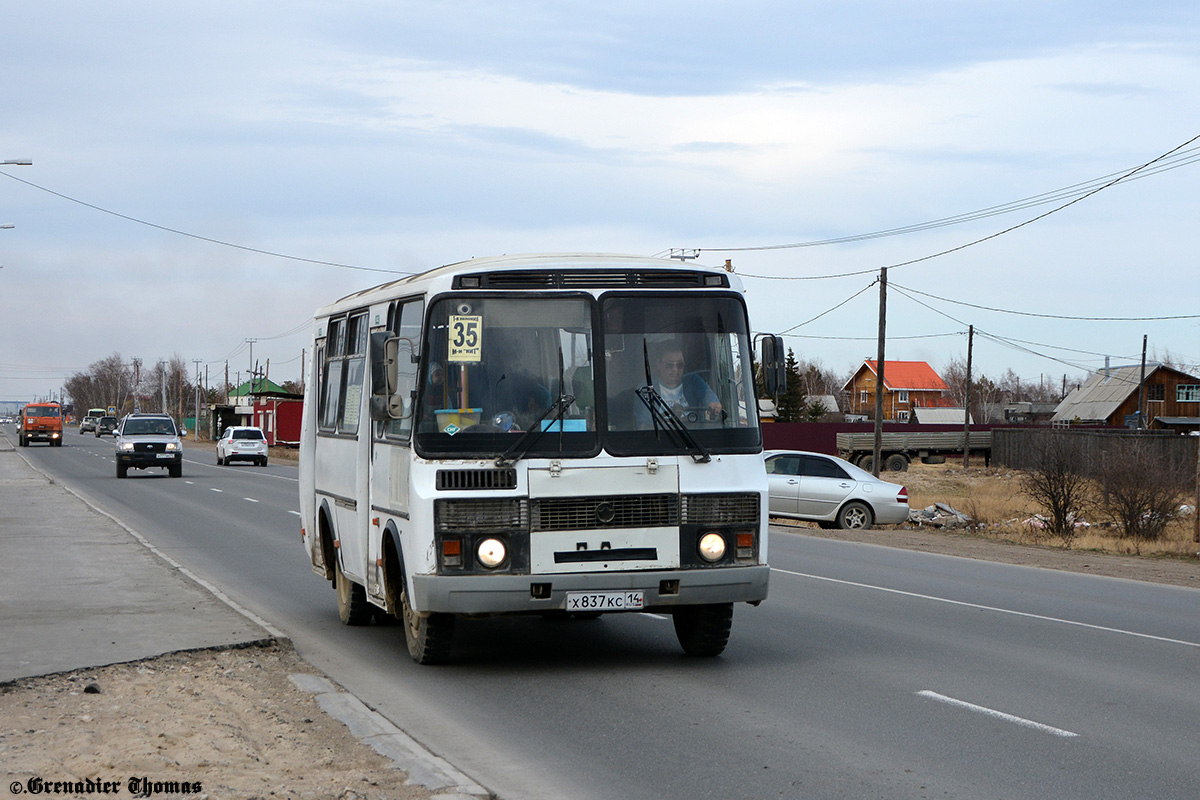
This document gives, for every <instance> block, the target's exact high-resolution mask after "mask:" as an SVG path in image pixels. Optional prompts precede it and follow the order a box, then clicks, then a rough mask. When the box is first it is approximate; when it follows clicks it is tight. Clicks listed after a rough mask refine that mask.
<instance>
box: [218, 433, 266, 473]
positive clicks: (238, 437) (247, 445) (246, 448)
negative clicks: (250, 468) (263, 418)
mask: <svg viewBox="0 0 1200 800" xmlns="http://www.w3.org/2000/svg"><path fill="white" fill-rule="evenodd" d="M234 461H253V462H254V463H256V464H258V465H259V466H260V467H265V466H266V465H267V437H266V436H264V435H263V432H262V428H249V427H234V428H226V429H225V432H224V433H222V434H221V438H220V439H218V440H217V463H218V464H222V465H226V464H231V463H233V462H234Z"/></svg>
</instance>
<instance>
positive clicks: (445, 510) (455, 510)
mask: <svg viewBox="0 0 1200 800" xmlns="http://www.w3.org/2000/svg"><path fill="white" fill-rule="evenodd" d="M433 525H434V529H435V530H436V531H437V532H439V533H445V532H450V531H459V532H462V531H496V530H527V529H528V528H529V504H528V503H527V502H526V501H525V500H524V499H522V498H511V499H510V498H507V497H496V498H491V497H489V498H480V499H469V500H438V501H436V502H435V503H434V504H433Z"/></svg>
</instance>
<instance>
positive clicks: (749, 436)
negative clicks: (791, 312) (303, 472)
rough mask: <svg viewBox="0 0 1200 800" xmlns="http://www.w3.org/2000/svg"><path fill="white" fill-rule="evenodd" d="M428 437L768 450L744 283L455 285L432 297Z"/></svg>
mask: <svg viewBox="0 0 1200 800" xmlns="http://www.w3.org/2000/svg"><path fill="white" fill-rule="evenodd" d="M425 341H426V343H427V345H426V347H425V348H424V354H423V361H422V368H421V378H420V381H421V383H420V385H421V387H422V390H421V392H419V396H418V408H417V416H418V419H417V426H416V443H417V447H418V450H419V451H421V452H423V453H426V454H428V455H441V456H447V455H458V456H463V457H470V456H474V457H488V456H497V457H499V456H501V455H504V454H505V453H507V452H508V451H510V449H513V448H514V442H515V436H514V435H516V434H523V435H524V437H525V438H524V440H523V441H522V442H521V444H520V445H519V446H517V447H515V449H516V450H518V451H519V455H518V457H520V456H522V455H527V456H534V457H538V456H540V457H572V456H574V457H586V456H591V455H595V454H597V453H598V452H600V449H601V448H603V449H605V450H607V451H609V452H610V453H612V454H614V455H658V454H665V455H670V454H679V455H684V454H692V455H696V454H697V453H699V452H705V453H706V452H726V453H728V452H756V451H757V450H758V448H759V447H761V438H760V432H759V428H758V416H757V413H756V411H757V409H756V408H755V399H754V397H755V396H754V388H753V384H752V382H751V381H752V371H751V364H750V341H749V332H748V330H747V326H746V312H745V308H744V306H743V305H742V303H741V300H740V298H738V297H737V295H734V294H718V293H703V294H700V293H696V294H694V295H689V296H686V297H684V296H681V295H680V294H679V293H665V292H664V293H650V292H644V291H643V292H617V291H614V292H609V293H606V294H604V295H602V296H601V297H600V299H599V300H598V301H597V300H596V299H595V298H593V297H592V296H590V295H587V294H582V293H581V294H578V295H573V294H572V295H568V294H559V295H554V296H547V295H541V296H514V295H496V294H483V293H479V294H466V293H455V294H454V295H450V296H443V297H441V298H439V299H437V300H435V301H434V303H433V304H432V305H431V307H430V312H429V317H428V330H427V332H426V337H425Z"/></svg>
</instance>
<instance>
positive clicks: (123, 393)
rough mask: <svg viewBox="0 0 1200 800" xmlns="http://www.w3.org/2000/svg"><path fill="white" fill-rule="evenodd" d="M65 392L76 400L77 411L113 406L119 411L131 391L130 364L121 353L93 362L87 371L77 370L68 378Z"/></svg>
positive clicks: (77, 412) (122, 411) (122, 410)
mask: <svg viewBox="0 0 1200 800" xmlns="http://www.w3.org/2000/svg"><path fill="white" fill-rule="evenodd" d="M66 389H67V393H68V394H69V395H70V396H71V400H72V401H73V402H74V403H75V409H76V414H77V415H82V414H83V413H84V412H86V411H87V409H89V408H108V407H109V406H112V407H114V408H116V409H117V413H118V414H121V413H124V412H125V411H127V410H129V409H128V408H127V407H126V406H127V403H128V402H129V399H130V396H131V395H132V393H133V368H132V367H131V366H130V365H129V364H126V363H125V361H124V359H122V358H121V354H120V353H113V354H112V355H111V356H108V357H107V358H102V359H100V360H99V361H95V362H93V363H92V364H91V365H89V366H88V369H87V372H77V373H75V374H74V375H72V376H71V377H70V378H68V379H67V382H66Z"/></svg>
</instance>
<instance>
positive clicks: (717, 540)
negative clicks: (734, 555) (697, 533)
mask: <svg viewBox="0 0 1200 800" xmlns="http://www.w3.org/2000/svg"><path fill="white" fill-rule="evenodd" d="M724 556H725V537H724V536H722V535H721V534H719V533H717V532H716V531H709V532H708V533H706V534H704V535H703V536H701V537H700V557H701V558H703V559H704V560H705V561H708V562H709V563H716V562H717V561H720V560H721V559H722V558H723V557H724Z"/></svg>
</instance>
